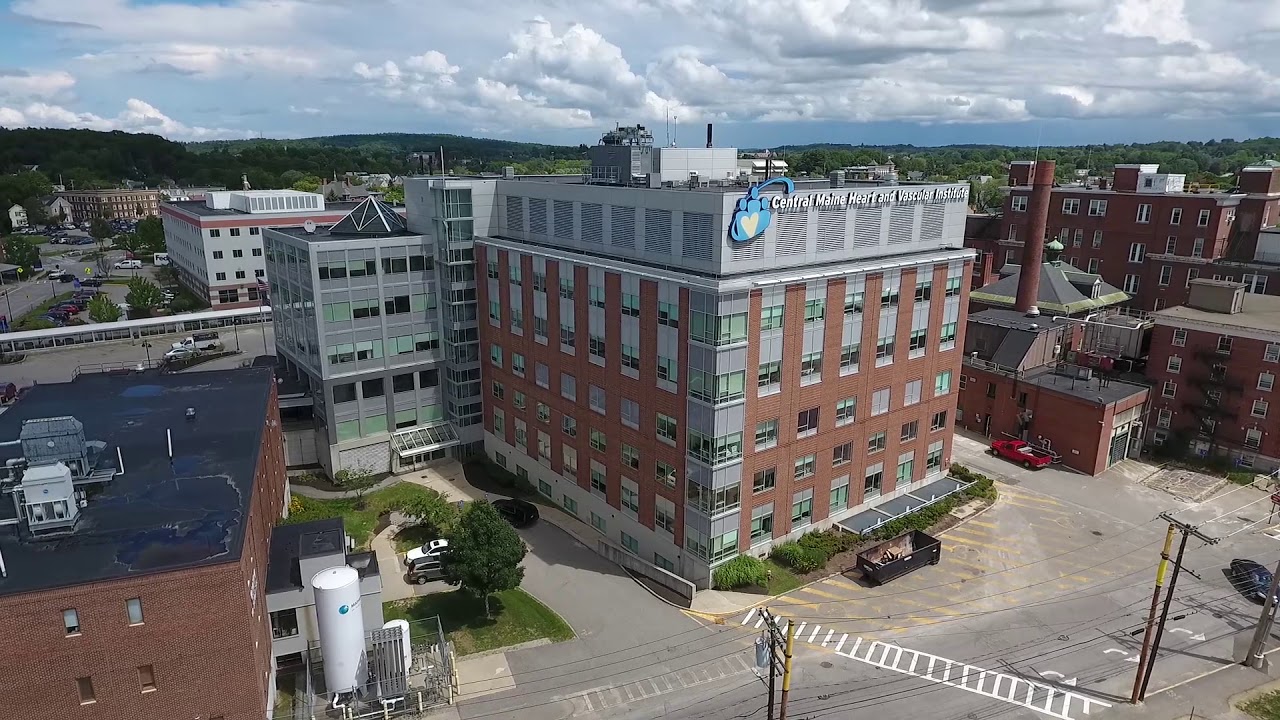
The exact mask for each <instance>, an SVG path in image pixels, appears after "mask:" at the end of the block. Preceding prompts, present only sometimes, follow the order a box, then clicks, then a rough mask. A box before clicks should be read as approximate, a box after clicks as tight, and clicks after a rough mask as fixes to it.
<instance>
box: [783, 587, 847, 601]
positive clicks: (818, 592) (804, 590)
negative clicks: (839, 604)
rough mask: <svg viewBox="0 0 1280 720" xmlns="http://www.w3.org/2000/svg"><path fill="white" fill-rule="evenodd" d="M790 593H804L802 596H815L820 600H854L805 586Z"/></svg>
mask: <svg viewBox="0 0 1280 720" xmlns="http://www.w3.org/2000/svg"><path fill="white" fill-rule="evenodd" d="M792 592H793V593H804V594H806V595H816V596H818V597H820V598H824V599H826V600H840V601H849V600H853V599H854V598H851V597H849V596H848V595H837V594H835V593H832V592H827V591H826V590H819V589H818V588H816V587H814V586H813V585H806V586H804V587H802V588H797V589H795V590H793V591H792Z"/></svg>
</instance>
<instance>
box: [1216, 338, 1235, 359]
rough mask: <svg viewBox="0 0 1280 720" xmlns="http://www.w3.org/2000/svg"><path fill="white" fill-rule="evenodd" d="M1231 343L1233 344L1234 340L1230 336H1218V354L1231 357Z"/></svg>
mask: <svg viewBox="0 0 1280 720" xmlns="http://www.w3.org/2000/svg"><path fill="white" fill-rule="evenodd" d="M1231 342H1232V338H1231V336H1230V335H1219V336H1218V354H1219V355H1230V354H1231Z"/></svg>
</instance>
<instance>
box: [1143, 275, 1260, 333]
mask: <svg viewBox="0 0 1280 720" xmlns="http://www.w3.org/2000/svg"><path fill="white" fill-rule="evenodd" d="M1210 282H1211V281H1210ZM1236 284H1238V283H1229V285H1236ZM1152 316H1153V317H1155V318H1156V321H1157V322H1160V321H1162V320H1163V321H1166V322H1165V323H1164V324H1168V325H1177V324H1178V321H1180V320H1181V321H1186V322H1201V323H1210V324H1213V325H1225V326H1228V327H1238V328H1242V329H1245V330H1262V331H1266V332H1277V333H1280V296H1276V295H1259V294H1258V293H1245V294H1244V309H1243V310H1241V311H1240V312H1238V313H1222V312H1212V311H1209V310H1199V309H1197V308H1193V307H1190V306H1187V305H1178V306H1176V307H1171V308H1165V309H1164V310H1158V311H1156V312H1154V313H1152Z"/></svg>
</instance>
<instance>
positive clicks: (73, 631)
mask: <svg viewBox="0 0 1280 720" xmlns="http://www.w3.org/2000/svg"><path fill="white" fill-rule="evenodd" d="M62 627H63V628H64V629H65V630H66V631H67V634H68V635H79V634H80V613H78V612H76V610H75V609H74V608H71V609H68V610H63V611H62Z"/></svg>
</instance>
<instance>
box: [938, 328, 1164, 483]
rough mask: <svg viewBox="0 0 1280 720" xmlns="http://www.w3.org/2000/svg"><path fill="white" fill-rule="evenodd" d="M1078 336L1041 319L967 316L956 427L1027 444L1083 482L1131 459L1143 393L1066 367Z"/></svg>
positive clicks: (1100, 374) (1094, 371) (1138, 437)
mask: <svg viewBox="0 0 1280 720" xmlns="http://www.w3.org/2000/svg"><path fill="white" fill-rule="evenodd" d="M1083 336H1084V333H1082V332H1081V331H1080V326H1079V325H1078V324H1077V323H1075V322H1072V321H1063V320H1061V319H1058V320H1057V321H1055V319H1054V318H1051V317H1047V316H1041V317H1039V318H1034V317H1026V316H1025V315H1023V314H1022V313H1018V312H1015V311H1012V310H984V311H982V312H979V313H975V314H973V315H970V316H969V327H968V331H967V332H966V333H965V341H964V366H963V367H962V368H961V370H960V372H961V379H960V399H959V407H958V408H957V411H956V425H957V426H958V427H963V428H965V429H967V430H970V431H972V432H976V433H979V434H981V435H984V436H986V437H988V438H992V439H1000V438H1018V439H1021V440H1026V441H1027V442H1029V443H1031V444H1033V445H1036V446H1038V447H1041V448H1043V449H1045V450H1048V451H1050V452H1053V453H1055V454H1056V455H1057V456H1058V457H1059V459H1060V461H1061V462H1062V464H1064V465H1066V466H1067V467H1070V468H1073V469H1075V470H1079V471H1080V472H1083V473H1087V474H1089V475H1097V474H1098V473H1100V472H1102V471H1104V470H1106V469H1107V468H1109V467H1111V466H1112V465H1114V464H1116V463H1117V462H1120V461H1121V460H1123V459H1125V458H1126V457H1132V456H1136V455H1137V452H1138V450H1139V449H1140V448H1141V445H1142V434H1141V430H1140V428H1141V425H1142V422H1143V420H1144V417H1145V414H1146V407H1147V400H1148V395H1149V392H1148V389H1147V388H1146V387H1145V386H1142V385H1137V384H1133V383H1129V382H1123V381H1120V380H1118V379H1115V378H1112V377H1108V375H1107V373H1106V372H1104V371H1103V370H1101V369H1098V368H1090V367H1082V366H1079V365H1076V364H1072V363H1069V362H1066V358H1067V357H1068V356H1069V353H1070V352H1071V351H1072V350H1075V349H1077V348H1078V343H1079V341H1080V339H1081V338H1082V337H1083ZM1066 419H1069V422H1068V421H1064V420H1066Z"/></svg>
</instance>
